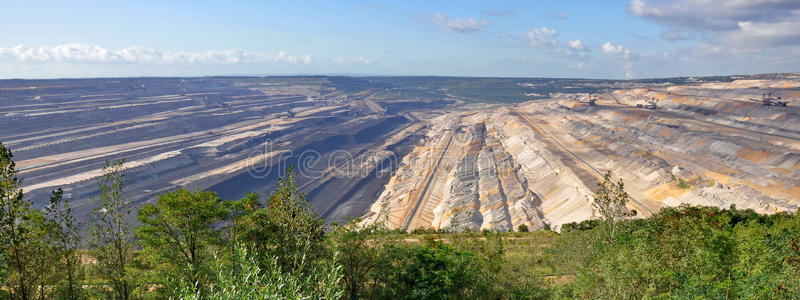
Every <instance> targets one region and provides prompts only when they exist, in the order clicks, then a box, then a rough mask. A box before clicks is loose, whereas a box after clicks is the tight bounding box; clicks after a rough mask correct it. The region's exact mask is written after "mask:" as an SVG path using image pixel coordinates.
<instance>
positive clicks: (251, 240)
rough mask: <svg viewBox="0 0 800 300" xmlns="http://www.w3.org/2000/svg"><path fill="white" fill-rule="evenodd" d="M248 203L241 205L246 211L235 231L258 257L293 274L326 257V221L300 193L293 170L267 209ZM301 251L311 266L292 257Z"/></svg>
mask: <svg viewBox="0 0 800 300" xmlns="http://www.w3.org/2000/svg"><path fill="white" fill-rule="evenodd" d="M245 201H248V203H247V205H239V207H241V208H243V209H244V211H242V212H238V213H237V214H238V215H239V217H238V218H237V219H236V220H235V223H236V225H235V226H236V228H235V229H234V232H235V234H236V238H237V239H238V240H240V241H242V242H243V243H245V244H247V245H251V246H252V247H253V249H254V251H255V252H256V253H258V255H259V257H271V258H275V259H277V260H278V265H279V266H281V268H283V269H285V270H293V271H294V270H296V269H298V268H306V267H311V265H313V263H316V261H317V260H318V259H322V258H324V256H325V250H324V248H325V240H324V232H323V225H324V222H323V220H322V218H321V217H319V215H317V213H316V212H315V211H314V208H313V207H311V204H310V203H309V202H308V200H307V199H306V197H305V195H304V194H302V193H300V192H299V191H297V184H296V182H295V175H294V171H293V169H289V170H288V171H287V172H286V176H285V178H283V179H281V180H279V182H278V187H277V189H276V190H275V191H274V192H273V193H272V194H271V195H270V196H269V202H268V203H269V204H268V207H267V208H262V207H260V205H259V204H258V203H257V202H253V199H252V198H246V199H245ZM306 247H308V248H309V249H305V248H306ZM298 252H302V253H305V254H306V255H308V260H309V261H311V262H312V264H300V263H299V262H298V261H297V260H296V257H295V256H294V255H293V254H294V253H298ZM302 271H305V269H303V270H302Z"/></svg>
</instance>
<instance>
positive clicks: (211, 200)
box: [136, 189, 225, 295]
mask: <svg viewBox="0 0 800 300" xmlns="http://www.w3.org/2000/svg"><path fill="white" fill-rule="evenodd" d="M224 216H225V211H224V210H223V209H222V208H221V207H220V205H219V198H218V197H217V194H216V193H214V192H211V191H205V192H202V191H196V192H194V193H192V192H189V191H187V190H184V189H178V190H175V191H172V192H167V193H164V194H161V195H159V196H158V201H157V202H156V203H154V204H145V205H143V206H142V208H141V209H139V212H138V216H137V219H138V220H139V221H140V222H142V225H140V226H139V227H138V228H136V237H137V238H138V239H139V244H140V245H141V246H142V250H143V252H144V254H145V255H146V256H147V257H148V258H149V259H150V260H151V261H152V262H153V263H154V264H155V265H156V266H157V267H158V268H159V271H160V272H161V273H163V275H168V276H165V277H169V278H178V279H180V280H182V281H187V282H191V283H192V289H193V292H194V293H196V294H198V295H201V294H202V290H203V287H204V285H205V283H206V281H207V279H208V278H207V277H208V276H209V271H210V268H209V266H208V265H207V264H208V260H209V259H210V258H211V254H212V253H211V249H209V246H211V245H214V244H217V243H218V241H219V231H217V230H214V229H213V228H212V225H214V224H216V223H218V222H219V221H220V220H222V218H223V217H224Z"/></svg>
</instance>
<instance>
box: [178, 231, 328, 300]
mask: <svg viewBox="0 0 800 300" xmlns="http://www.w3.org/2000/svg"><path fill="white" fill-rule="evenodd" d="M233 246H234V247H233V249H234V251H235V252H234V253H235V255H233V258H234V260H233V262H232V263H231V264H230V265H224V266H223V267H222V268H221V270H220V271H219V272H218V273H217V274H216V275H215V277H214V278H213V279H212V281H211V283H212V284H210V285H209V290H208V292H207V293H206V294H205V296H203V297H201V296H199V295H198V294H197V293H196V292H195V290H196V288H195V287H194V286H193V285H192V284H191V283H188V284H187V282H185V281H180V280H178V281H177V288H176V291H175V292H174V296H172V297H170V299H182V300H183V299H187V300H189V299H193V300H195V299H196V300H199V299H221V300H234V299H242V300H250V299H339V298H341V296H342V294H343V286H342V285H340V284H339V281H340V279H341V277H342V271H341V267H338V266H336V255H333V256H332V257H333V259H331V260H330V262H328V263H326V264H325V265H323V266H321V267H320V268H314V269H312V270H310V272H309V273H302V272H300V271H299V270H294V271H291V270H285V269H283V268H281V266H280V265H279V264H278V259H276V258H266V259H263V258H262V257H259V256H258V254H256V253H254V252H252V251H248V250H247V247H246V246H243V245H242V244H239V243H234V244H233ZM292 256H293V258H294V259H296V260H297V261H298V263H299V264H305V260H306V259H307V256H306V255H305V253H303V252H296V253H293V254H292ZM213 260H214V261H215V263H216V264H223V262H221V261H220V259H219V258H218V257H216V256H214V258H213ZM264 262H266V263H264Z"/></svg>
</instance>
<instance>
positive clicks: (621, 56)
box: [600, 42, 635, 79]
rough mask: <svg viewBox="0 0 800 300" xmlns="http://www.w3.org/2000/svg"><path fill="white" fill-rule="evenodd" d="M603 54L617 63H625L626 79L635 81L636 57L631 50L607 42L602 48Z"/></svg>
mask: <svg viewBox="0 0 800 300" xmlns="http://www.w3.org/2000/svg"><path fill="white" fill-rule="evenodd" d="M600 49H601V51H602V52H603V54H605V55H606V56H608V57H609V58H611V59H613V60H616V61H620V60H621V61H623V62H624V64H623V70H624V71H625V78H627V79H633V62H632V61H633V60H634V58H635V57H634V56H633V54H632V53H631V51H630V50H628V49H625V47H623V46H622V45H614V44H612V43H611V42H606V43H605V44H603V46H602V47H601V48H600Z"/></svg>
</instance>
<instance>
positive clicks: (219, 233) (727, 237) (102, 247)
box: [0, 143, 800, 300]
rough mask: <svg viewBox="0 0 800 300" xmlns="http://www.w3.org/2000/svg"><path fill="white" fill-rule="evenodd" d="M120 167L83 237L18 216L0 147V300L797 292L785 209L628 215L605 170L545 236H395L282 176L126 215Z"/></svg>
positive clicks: (796, 220)
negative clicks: (228, 197)
mask: <svg viewBox="0 0 800 300" xmlns="http://www.w3.org/2000/svg"><path fill="white" fill-rule="evenodd" d="M123 166H124V164H123V162H122V161H118V162H109V163H107V164H106V167H105V168H104V169H103V173H102V176H101V177H100V179H99V184H98V185H99V188H100V191H101V196H100V198H99V199H98V207H97V209H95V210H94V211H93V212H92V213H91V215H90V218H89V223H88V224H85V225H86V226H85V227H86V228H88V231H87V232H86V234H83V233H82V232H78V230H79V229H78V228H82V225H81V224H78V223H77V221H76V218H75V216H74V214H73V211H72V209H71V206H70V203H69V201H68V199H65V198H63V197H62V193H63V192H62V191H61V190H60V189H59V190H55V191H53V194H52V196H51V199H50V202H49V204H48V205H47V206H46V207H45V208H44V209H43V210H37V209H34V208H32V207H31V201H30V200H29V199H26V198H25V197H24V195H23V193H22V189H21V179H20V178H18V177H17V171H16V169H15V165H14V162H13V160H12V155H11V152H10V151H9V150H8V149H7V148H5V147H3V146H2V143H0V175H1V176H0V209H2V212H0V239H2V240H1V241H0V247H2V248H0V282H2V288H0V298H2V299H25V300H27V299H340V298H349V299H361V298H364V299H548V298H553V299H570V298H584V299H634V298H635V299H639V298H681V299H683V298H715V299H717V298H718V299H721V298H725V299H729V298H739V299H762V298H764V299H774V298H777V299H797V298H799V297H800V215H799V214H797V213H795V214H788V213H782V214H775V215H771V216H765V215H759V214H757V213H755V212H753V211H751V210H737V209H736V208H735V207H731V208H730V209H718V208H710V207H688V206H683V207H679V208H666V209H663V210H662V211H661V212H659V213H657V214H655V215H653V216H650V217H648V218H638V219H637V218H634V217H633V215H634V213H633V212H632V211H629V210H628V209H627V208H626V202H627V199H628V197H627V194H626V193H625V192H624V185H623V183H622V182H621V181H616V182H615V181H614V180H613V179H614V177H613V175H612V174H610V173H607V174H606V177H605V179H604V180H603V182H601V183H600V185H599V187H598V192H597V193H596V195H595V197H594V199H593V200H594V201H593V203H594V205H595V210H596V211H597V212H598V213H599V215H600V216H601V218H599V219H594V220H589V221H585V222H582V223H572V224H567V225H564V226H563V227H562V232H561V233H555V232H552V231H539V232H530V233H528V232H527V227H526V226H524V225H522V226H520V227H519V228H518V232H508V233H501V232H494V231H488V230H485V231H483V232H470V231H456V230H454V229H452V228H451V229H444V230H424V229H420V230H416V231H415V232H412V233H406V232H405V231H401V230H388V229H386V227H384V226H383V225H371V226H367V227H363V226H360V225H359V224H358V222H357V221H358V220H354V221H353V222H349V223H347V224H333V225H325V223H324V222H323V220H322V218H321V217H319V216H318V215H317V214H316V213H315V212H314V210H313V208H312V207H311V206H310V204H309V203H308V201H307V200H306V199H305V196H304V195H303V194H302V193H300V192H298V190H297V185H296V183H295V178H294V174H293V172H292V171H291V170H290V171H289V172H288V173H287V174H286V176H285V177H283V178H282V179H281V180H280V182H279V184H278V187H277V188H276V189H275V191H273V192H272V193H271V194H270V195H268V196H267V197H266V199H263V200H262V199H260V197H259V195H257V194H254V193H251V194H248V195H247V196H246V197H244V198H242V199H238V200H232V201H222V200H221V199H219V198H218V197H217V195H216V194H215V193H213V192H210V191H187V190H183V189H177V190H173V191H169V192H166V193H164V194H161V195H159V196H158V198H157V199H156V200H155V201H154V202H152V203H146V204H143V205H141V206H140V207H135V206H134V205H133V203H131V202H130V200H129V198H127V196H126V195H130V194H129V193H128V192H127V191H126V189H125V169H124V168H123ZM130 214H134V215H136V218H137V220H138V221H139V224H140V225H138V226H137V227H136V228H133V226H132V225H131V224H129V223H128V222H127V220H128V218H127V216H128V215H130ZM453 228H455V227H453ZM82 236H86V238H82Z"/></svg>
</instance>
